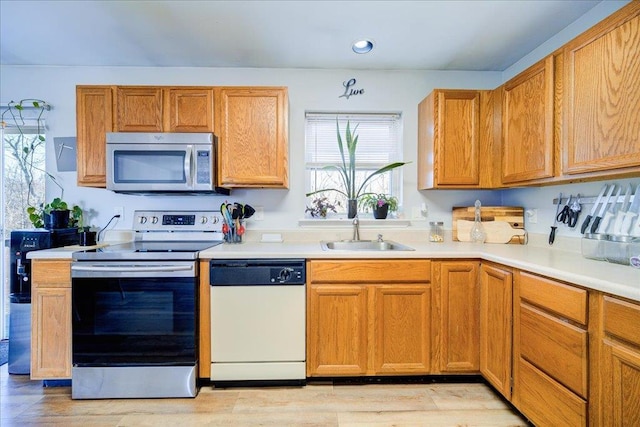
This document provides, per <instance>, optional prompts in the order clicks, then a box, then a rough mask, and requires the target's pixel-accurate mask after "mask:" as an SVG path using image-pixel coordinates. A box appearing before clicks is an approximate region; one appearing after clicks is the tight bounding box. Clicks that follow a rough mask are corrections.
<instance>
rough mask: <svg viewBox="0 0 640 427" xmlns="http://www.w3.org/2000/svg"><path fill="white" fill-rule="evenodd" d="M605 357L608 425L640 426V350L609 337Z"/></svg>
mask: <svg viewBox="0 0 640 427" xmlns="http://www.w3.org/2000/svg"><path fill="white" fill-rule="evenodd" d="M602 356H603V360H602V362H603V368H604V369H603V388H602V396H603V403H604V405H603V408H604V411H603V416H604V425H605V426H638V425H640V349H638V348H632V347H627V346H624V345H621V344H618V343H616V342H615V341H611V340H605V343H604V347H603V352H602Z"/></svg>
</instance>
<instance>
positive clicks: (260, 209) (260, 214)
mask: <svg viewBox="0 0 640 427" xmlns="http://www.w3.org/2000/svg"><path fill="white" fill-rule="evenodd" d="M254 209H255V210H256V213H255V214H253V219H254V220H256V221H263V220H264V208H263V207H262V206H256V207H255V208H254Z"/></svg>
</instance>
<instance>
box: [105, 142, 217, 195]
mask: <svg viewBox="0 0 640 427" xmlns="http://www.w3.org/2000/svg"><path fill="white" fill-rule="evenodd" d="M215 148H216V147H215V137H214V135H213V134H212V133H142V132H109V133H107V189H108V190H113V191H116V192H123V193H190V192H217V193H224V194H229V191H228V190H225V189H222V188H219V187H217V186H216V169H215V165H216V159H215V153H216V151H215Z"/></svg>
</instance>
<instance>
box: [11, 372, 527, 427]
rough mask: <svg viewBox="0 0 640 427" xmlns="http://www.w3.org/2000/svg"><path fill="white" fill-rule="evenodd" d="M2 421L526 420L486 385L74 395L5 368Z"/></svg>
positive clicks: (504, 423) (332, 423)
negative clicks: (159, 395) (164, 396)
mask: <svg viewBox="0 0 640 427" xmlns="http://www.w3.org/2000/svg"><path fill="white" fill-rule="evenodd" d="M0 414H1V415H0V425H1V426H3V427H5V426H6V427H10V426H11V427H13V426H32V425H47V426H91V427H94V426H154V427H163V426H171V427H173V426H258V425H260V426H340V427H343V426H491V427H498V426H526V425H527V423H526V421H525V420H524V419H523V418H522V417H521V416H520V415H518V414H517V413H515V412H514V411H513V410H512V409H511V408H510V407H509V406H508V405H507V404H506V403H504V402H503V401H502V400H501V399H500V398H499V397H498V396H497V395H496V394H495V393H494V392H493V391H492V390H491V389H490V388H489V387H487V386H486V385H484V384H451V383H449V384H442V383H441V384H365V385H353V384H352V385H338V384H335V385H334V384H331V383H328V382H324V383H322V382H318V383H310V384H308V385H307V386H305V387H282V388H271V387H265V388H228V389H213V388H212V387H211V386H204V387H201V388H200V392H199V394H198V396H197V397H196V398H195V399H127V400H124V399H121V400H72V399H71V389H70V387H46V388H45V387H42V382H41V381H30V380H29V379H28V376H24V375H9V374H8V373H7V365H6V364H5V365H3V366H1V367H0Z"/></svg>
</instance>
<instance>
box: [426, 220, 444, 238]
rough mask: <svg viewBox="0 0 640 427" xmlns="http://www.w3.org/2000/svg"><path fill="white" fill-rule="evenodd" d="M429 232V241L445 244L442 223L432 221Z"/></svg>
mask: <svg viewBox="0 0 640 427" xmlns="http://www.w3.org/2000/svg"><path fill="white" fill-rule="evenodd" d="M429 225H430V226H431V228H430V230H429V241H430V242H437V243H442V242H444V229H443V226H444V223H443V222H442V221H431V222H430V223H429Z"/></svg>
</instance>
